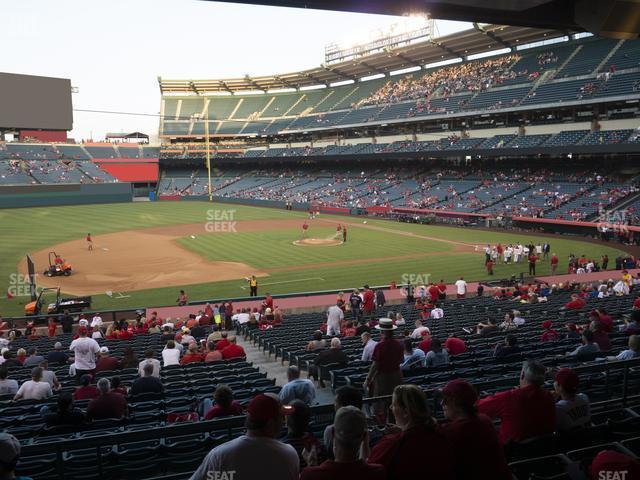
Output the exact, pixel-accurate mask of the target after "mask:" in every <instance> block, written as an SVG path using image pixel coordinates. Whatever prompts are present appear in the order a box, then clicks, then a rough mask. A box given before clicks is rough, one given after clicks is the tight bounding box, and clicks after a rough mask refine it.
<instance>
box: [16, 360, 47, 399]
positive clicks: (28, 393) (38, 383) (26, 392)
mask: <svg viewBox="0 0 640 480" xmlns="http://www.w3.org/2000/svg"><path fill="white" fill-rule="evenodd" d="M52 395H53V391H52V390H51V385H49V384H48V383H47V382H45V381H43V380H42V368H40V367H34V369H33V370H31V380H27V381H26V382H24V383H23V384H22V385H20V388H19V389H18V392H17V393H16V395H15V397H13V401H14V402H15V401H17V400H20V399H24V400H42V399H44V398H48V397H50V396H52Z"/></svg>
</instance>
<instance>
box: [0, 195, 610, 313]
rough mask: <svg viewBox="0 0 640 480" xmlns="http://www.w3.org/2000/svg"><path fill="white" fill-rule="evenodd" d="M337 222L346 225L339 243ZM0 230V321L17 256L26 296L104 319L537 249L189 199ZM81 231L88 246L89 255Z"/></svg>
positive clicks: (54, 214)
mask: <svg viewBox="0 0 640 480" xmlns="http://www.w3.org/2000/svg"><path fill="white" fill-rule="evenodd" d="M305 222H307V224H308V230H307V232H306V237H307V238H306V240H305V239H304V238H303V228H302V227H303V224H304V223H305ZM338 224H342V225H346V227H347V241H346V242H342V240H343V237H342V233H341V232H338V231H337V226H338ZM0 232H1V235H0V238H1V243H0V288H2V295H1V298H0V314H1V315H4V316H15V315H22V313H23V311H24V304H25V303H27V302H28V301H29V297H28V296H27V288H26V285H25V283H26V282H25V278H24V277H23V275H24V274H25V273H26V260H25V259H26V254H30V255H32V257H33V259H34V260H35V264H36V272H37V273H38V274H39V275H38V278H37V284H38V287H50V286H60V287H61V289H62V291H63V292H64V293H66V294H70V295H92V296H93V308H94V309H99V310H106V309H118V308H129V307H136V306H145V307H151V306H161V305H171V304H174V303H175V299H176V297H177V295H178V291H179V290H180V289H184V290H185V291H186V292H187V294H188V295H189V298H190V300H198V299H207V298H220V297H240V296H245V295H248V294H249V289H248V284H247V281H246V280H245V278H246V277H248V276H250V275H256V276H257V277H258V280H259V289H260V290H259V292H260V293H261V294H264V293H266V292H270V293H276V294H277V293H290V292H303V291H314V290H329V289H350V288H354V287H361V286H362V285H363V284H364V283H369V284H371V285H382V284H389V283H390V282H392V281H396V282H397V283H400V282H401V281H402V279H403V278H408V277H410V276H417V275H421V276H424V275H425V274H429V275H431V276H432V278H434V279H435V280H436V281H437V280H440V279H444V280H445V281H447V282H452V281H454V280H455V279H457V278H458V277H459V276H461V275H464V277H465V279H466V280H482V279H486V278H489V277H488V275H487V273H486V270H485V268H484V253H483V247H484V245H485V244H486V243H491V244H496V243H498V242H501V243H502V244H508V243H515V242H523V243H525V242H526V243H529V242H533V243H538V242H544V240H545V238H542V237H536V235H535V234H515V233H514V234H511V233H504V232H490V231H482V230H476V229H469V228H466V229H465V228H456V227H443V226H425V225H414V224H405V223H398V222H393V221H386V220H373V219H367V220H366V223H364V219H363V218H359V217H342V216H328V215H319V216H318V217H316V218H315V219H312V220H309V219H308V215H307V214H306V213H304V212H291V211H285V210H278V209H271V208H258V207H248V206H238V205H230V204H214V205H211V204H208V203H206V202H191V201H188V202H187V201H185V202H155V203H149V202H141V203H127V204H109V205H85V206H69V207H48V208H30V209H5V210H0ZM87 233H91V235H92V237H93V250H92V251H89V250H88V244H87V241H86V240H85V237H86V235H87ZM301 240H305V242H300V241H301ZM547 240H548V237H547ZM550 244H551V249H552V252H554V253H556V254H557V255H558V256H559V257H560V268H559V269H558V273H564V272H565V271H566V258H567V257H568V255H569V254H571V253H574V254H576V255H582V254H585V255H587V256H588V257H594V258H598V259H599V258H600V256H601V255H603V254H605V253H606V254H608V255H609V257H610V258H611V259H613V258H615V257H616V256H617V255H619V254H620V251H619V250H617V249H615V248H610V247H608V246H603V245H599V244H595V243H588V242H584V241H581V240H580V238H578V237H566V236H563V237H560V236H558V237H557V238H556V237H553V238H551V239H550ZM49 252H56V253H57V254H58V255H60V256H61V257H62V258H64V259H65V260H66V261H67V262H69V263H70V264H71V266H72V268H73V273H72V275H71V276H68V277H65V276H59V277H52V278H48V277H46V276H44V275H43V274H42V273H43V272H44V270H45V269H46V268H47V267H48V253H49ZM612 263H613V262H612ZM525 270H526V264H520V265H509V266H506V265H497V266H496V267H495V272H496V274H495V276H494V277H493V278H506V277H508V276H510V275H512V274H519V273H520V272H522V271H525ZM549 271H550V269H549V265H548V263H547V262H541V263H540V264H539V266H538V272H537V273H538V275H545V274H549ZM414 278H415V277H414ZM4 292H7V293H9V294H10V295H7V294H5V293H4ZM10 296H13V298H9V297H10Z"/></svg>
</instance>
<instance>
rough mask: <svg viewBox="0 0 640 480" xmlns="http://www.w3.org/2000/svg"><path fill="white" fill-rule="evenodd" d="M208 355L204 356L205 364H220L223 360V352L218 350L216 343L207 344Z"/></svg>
mask: <svg viewBox="0 0 640 480" xmlns="http://www.w3.org/2000/svg"><path fill="white" fill-rule="evenodd" d="M207 350H208V351H207V354H206V355H205V356H204V363H211V362H218V361H220V360H222V352H221V351H220V350H216V344H215V342H209V343H208V344H207Z"/></svg>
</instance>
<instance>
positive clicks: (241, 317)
mask: <svg viewBox="0 0 640 480" xmlns="http://www.w3.org/2000/svg"><path fill="white" fill-rule="evenodd" d="M234 317H236V322H238V325H244V324H245V323H248V322H249V320H251V315H249V312H247V311H246V310H245V309H242V312H240V313H236V314H235V315H234ZM231 320H233V317H231Z"/></svg>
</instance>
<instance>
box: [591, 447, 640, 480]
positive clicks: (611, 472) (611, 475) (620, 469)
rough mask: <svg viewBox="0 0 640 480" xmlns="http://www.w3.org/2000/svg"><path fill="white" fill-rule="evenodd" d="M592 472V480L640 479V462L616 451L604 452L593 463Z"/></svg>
mask: <svg viewBox="0 0 640 480" xmlns="http://www.w3.org/2000/svg"><path fill="white" fill-rule="evenodd" d="M590 470H591V479H592V480H602V479H611V480H614V479H620V480H629V479H634V480H635V479H636V478H640V461H638V460H637V459H635V458H633V457H630V456H629V455H625V454H624V453H620V452H616V451H615V450H603V451H601V452H600V453H598V455H596V457H595V458H594V459H593V461H592V462H591V468H590Z"/></svg>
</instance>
